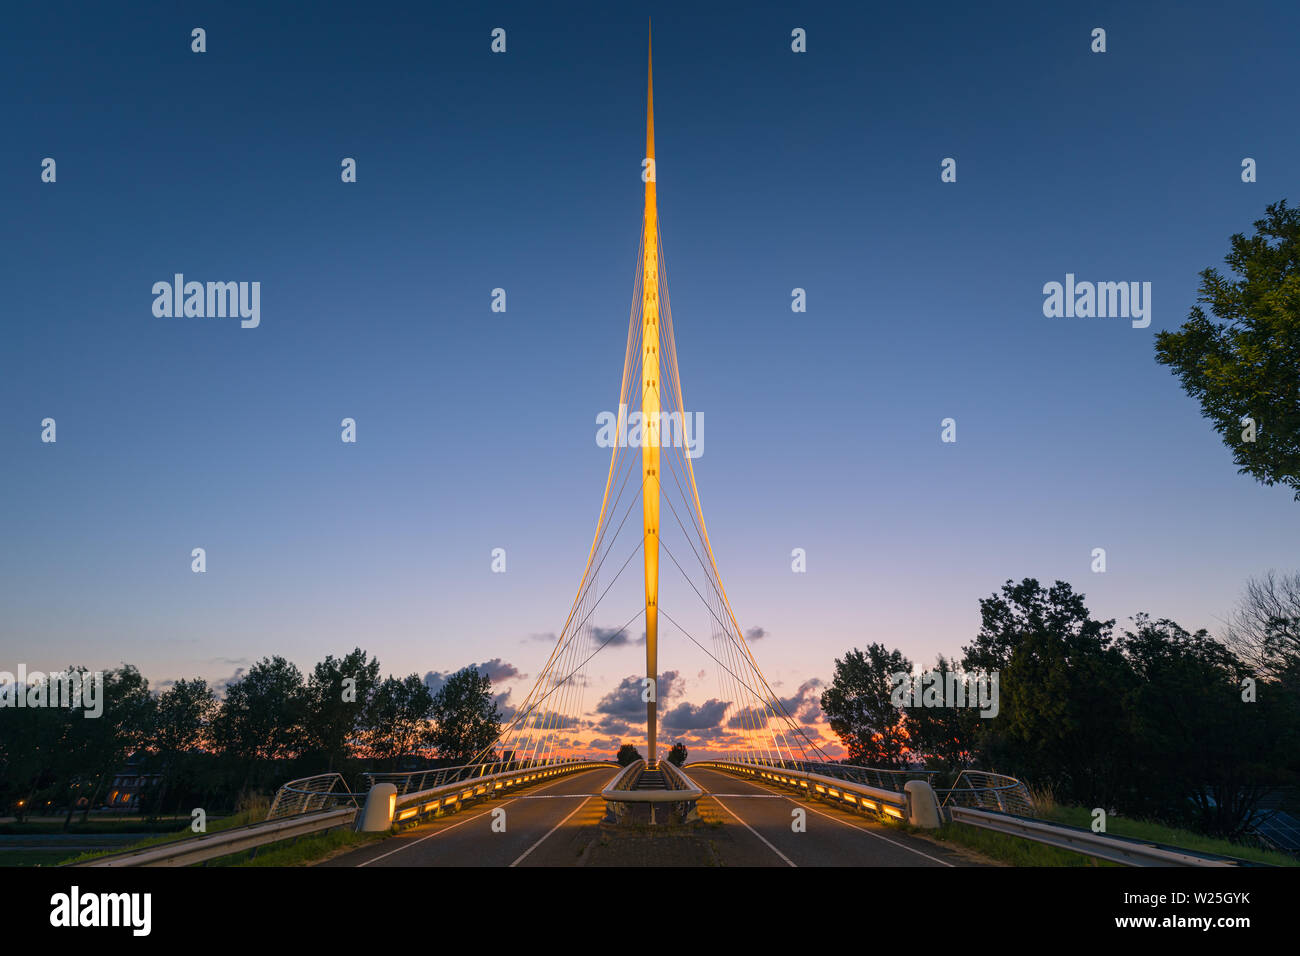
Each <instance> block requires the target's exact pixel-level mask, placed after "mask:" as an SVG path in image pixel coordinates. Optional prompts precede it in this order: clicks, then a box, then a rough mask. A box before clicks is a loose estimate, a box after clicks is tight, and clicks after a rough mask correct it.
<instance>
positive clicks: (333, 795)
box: [266, 773, 358, 820]
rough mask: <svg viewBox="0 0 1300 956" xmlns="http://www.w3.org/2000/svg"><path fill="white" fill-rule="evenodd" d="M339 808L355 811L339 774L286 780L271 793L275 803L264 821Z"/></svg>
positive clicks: (321, 774)
mask: <svg viewBox="0 0 1300 956" xmlns="http://www.w3.org/2000/svg"><path fill="white" fill-rule="evenodd" d="M340 806H350V807H352V808H353V809H355V808H356V807H357V806H358V804H357V798H356V794H354V793H353V792H352V791H351V790H349V789H348V785H347V781H345V780H344V779H343V775H342V774H339V773H318V774H316V775H315V776H314V777H302V778H301V779H299V780H290V781H289V782H288V783H286V784H284V785H283V786H282V787H280V789H279V790H277V791H276V792H275V799H274V800H272V801H271V809H270V810H269V811H268V812H267V814H266V818H267V819H268V820H279V819H282V818H284V817H292V816H297V815H299V814H302V813H315V812H317V811H319V810H330V809H337V808H338V807H340Z"/></svg>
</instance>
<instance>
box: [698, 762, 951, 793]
mask: <svg viewBox="0 0 1300 956" xmlns="http://www.w3.org/2000/svg"><path fill="white" fill-rule="evenodd" d="M719 762H721V763H728V764H730V763H732V762H733V761H729V760H728V761H719ZM735 763H737V764H742V765H745V766H750V767H763V768H766V769H769V770H793V771H799V772H802V773H815V774H818V775H819V776H823V777H834V778H837V779H840V780H847V781H850V782H852V783H864V784H867V785H868V786H872V787H879V788H880V789H882V790H894V791H896V792H898V793H902V792H903V787H904V785H905V784H906V783H907V781H909V780H924V781H926V782H927V783H930V782H931V781H932V780H933V779H934V778H935V777H937V776H938V775H939V771H938V770H910V769H909V770H885V769H882V768H879V767H860V766H858V765H857V764H850V763H826V762H821V761H814V760H763V759H753V758H747V759H742V760H738V761H735Z"/></svg>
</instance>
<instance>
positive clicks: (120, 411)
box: [0, 3, 1300, 701]
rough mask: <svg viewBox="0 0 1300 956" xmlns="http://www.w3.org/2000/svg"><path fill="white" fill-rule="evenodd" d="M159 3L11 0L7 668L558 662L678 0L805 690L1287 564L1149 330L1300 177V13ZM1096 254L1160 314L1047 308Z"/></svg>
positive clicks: (705, 174) (735, 574) (677, 40)
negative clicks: (496, 44) (872, 651)
mask: <svg viewBox="0 0 1300 956" xmlns="http://www.w3.org/2000/svg"><path fill="white" fill-rule="evenodd" d="M956 6H957V5H954V7H956ZM135 9H136V12H134V13H132V14H130V15H125V14H122V13H116V12H111V11H108V10H105V9H97V8H92V7H86V8H82V7H78V6H69V5H63V4H53V5H45V6H42V7H41V8H40V9H36V8H23V9H15V10H13V11H10V12H9V14H8V17H7V19H8V23H7V27H6V30H5V31H4V35H3V37H0V64H2V65H0V74H2V75H0V79H2V80H3V83H2V85H0V90H3V93H0V96H2V97H3V100H4V110H5V116H6V126H7V132H6V137H5V140H6V148H5V149H4V150H3V151H2V152H0V173H2V174H3V183H4V186H3V193H4V209H5V216H4V219H5V224H6V228H5V229H4V230H3V240H2V241H3V244H4V245H3V249H2V250H0V251H2V252H3V261H4V263H5V266H4V288H5V293H6V294H5V308H4V327H5V337H4V338H5V348H4V349H3V351H0V454H2V455H3V472H2V473H3V489H4V494H3V495H2V496H0V541H3V546H2V547H0V652H3V656H4V658H5V659H6V660H9V659H12V660H11V663H14V662H16V661H19V660H22V661H25V662H27V663H28V664H29V665H30V666H32V667H47V668H48V667H56V666H59V665H61V664H66V663H84V664H87V665H89V666H92V667H101V666H111V665H113V664H116V663H118V662H119V661H124V660H125V661H129V662H132V663H135V664H138V665H139V666H140V667H141V668H142V669H143V670H144V671H145V673H146V675H147V676H149V677H150V678H151V679H153V680H155V681H161V680H165V679H171V678H177V677H181V676H188V675H192V674H202V675H203V676H207V677H209V678H212V679H217V678H221V677H225V676H228V675H229V674H230V673H231V672H232V670H233V668H234V667H237V666H241V665H240V664H239V662H241V661H242V662H245V663H246V662H248V661H251V660H253V659H256V658H258V657H261V656H263V655H266V654H275V653H279V654H284V655H286V656H288V657H290V658H292V659H294V660H296V661H297V662H298V663H299V664H300V665H303V666H309V665H310V664H311V663H312V662H314V661H316V660H319V659H320V658H322V657H323V656H324V655H325V654H327V653H334V654H336V655H337V654H339V653H341V652H343V651H346V650H348V649H350V648H352V647H353V646H356V645H361V646H363V647H365V648H367V649H368V650H370V651H371V652H372V653H375V654H377V655H378V656H379V658H380V660H381V661H382V663H383V665H384V668H385V670H386V671H393V672H396V673H407V672H410V671H419V672H422V673H423V672H424V671H427V670H438V671H446V670H449V669H453V668H457V667H460V666H463V665H465V664H468V663H470V662H471V661H483V660H487V659H491V658H502V659H504V660H507V661H509V662H511V663H513V664H515V665H517V667H518V668H519V670H520V671H522V672H524V673H529V674H535V673H536V671H537V669H538V668H539V667H540V665H541V664H542V662H543V661H544V659H545V656H546V654H547V653H548V651H549V648H548V647H547V645H546V643H545V642H544V641H541V640H534V639H533V638H532V636H533V635H536V634H545V633H548V632H554V631H555V630H557V629H558V628H559V626H560V625H561V624H562V623H563V620H564V615H565V613H566V612H567V610H568V605H569V602H570V601H571V599H572V592H573V589H574V587H576V584H577V581H578V578H579V576H580V574H581V570H582V563H583V561H584V560H585V557H586V552H587V547H588V545H589V543H590V535H591V532H592V530H593V528H594V524H595V517H596V512H597V509H598V507H599V497H600V493H601V489H602V487H603V482H604V477H605V469H606V467H607V452H606V451H605V450H604V449H601V448H599V447H597V445H596V443H595V441H594V435H595V416H596V414H597V413H598V412H600V411H602V410H605V409H608V408H610V407H611V406H612V404H613V403H614V402H615V401H616V398H617V389H618V380H619V374H620V368H621V358H622V355H623V348H624V339H625V335H626V321H627V309H628V305H629V302H630V299H631V294H632V280H633V275H634V269H635V267H636V261H635V256H636V247H637V238H638V230H639V225H640V222H639V220H640V214H641V183H640V179H639V174H640V158H641V154H642V141H643V137H644V101H645V62H644V60H645V44H646V19H647V16H649V15H653V16H654V36H655V81H656V82H655V103H656V139H657V155H658V169H657V172H658V185H659V210H660V222H661V230H662V236H663V243H664V250H665V256H666V260H667V263H668V267H669V271H670V274H671V278H672V298H673V305H674V320H675V324H676V331H677V347H678V353H679V359H680V364H681V373H682V380H683V384H684V389H685V393H686V401H687V405H688V406H689V407H691V408H693V409H695V410H699V411H701V412H702V413H703V414H704V417H705V419H706V421H707V429H706V451H705V455H704V457H703V458H702V459H701V460H700V461H698V462H697V463H696V467H697V477H698V479H699V483H700V490H701V494H702V498H703V506H704V512H705V515H706V516H707V518H708V519H709V522H710V531H711V534H712V538H713V542H714V547H715V551H716V552H717V556H718V560H719V564H720V567H721V570H722V575H723V579H724V581H726V582H727V585H728V588H729V590H730V594H731V598H732V604H733V606H734V607H735V609H736V611H737V614H738V615H739V617H740V619H741V623H742V625H743V626H746V627H750V626H759V627H762V628H764V629H765V630H766V631H767V632H768V636H767V637H765V638H764V639H762V640H761V641H759V642H756V643H755V653H756V655H757V656H758V659H759V662H760V664H762V665H763V666H764V668H765V670H766V671H767V672H768V674H769V676H770V677H772V678H773V680H774V683H775V682H780V685H781V687H782V688H784V689H785V690H786V691H790V692H793V690H794V688H795V687H796V686H797V685H798V684H799V683H801V682H802V681H804V680H806V679H808V678H811V677H821V678H823V679H825V678H828V677H829V676H830V673H831V668H832V661H833V659H834V657H835V656H837V655H840V654H843V652H844V651H846V650H847V649H849V648H850V647H853V646H862V645H863V644H865V643H868V642H872V641H879V642H882V643H885V644H887V645H889V646H891V647H894V646H896V647H900V648H902V649H903V650H904V652H905V653H906V654H907V655H908V656H909V657H911V658H912V659H913V660H914V661H917V662H923V661H929V660H931V659H932V658H933V657H934V655H935V654H937V653H940V652H944V653H954V652H956V651H958V650H959V649H960V647H961V645H963V644H964V643H967V642H968V641H969V640H970V639H971V638H972V637H973V636H974V634H975V632H976V630H977V629H978V622H979V619H978V600H979V599H980V598H981V597H985V596H987V595H989V594H990V593H992V592H994V591H995V590H997V589H998V588H999V587H1000V585H1001V583H1002V582H1003V581H1004V580H1005V579H1007V578H1016V579H1019V578H1021V577H1026V576H1034V577H1038V578H1039V579H1040V580H1043V581H1051V580H1054V579H1056V578H1062V579H1065V580H1068V581H1070V582H1071V583H1073V584H1074V585H1075V587H1076V588H1077V589H1079V590H1082V591H1084V592H1085V593H1086V594H1087V596H1088V602H1089V605H1090V607H1091V608H1092V610H1093V611H1094V613H1096V614H1097V615H1099V616H1102V617H1117V618H1120V619H1121V623H1122V622H1123V620H1124V619H1125V618H1127V617H1128V616H1129V615H1131V614H1134V613H1136V612H1138V611H1149V612H1151V613H1152V614H1154V615H1157V616H1167V617H1171V618H1174V619H1175V620H1177V621H1178V622H1179V623H1181V624H1182V625H1183V626H1185V627H1188V628H1191V629H1195V628H1198V627H1202V626H1204V627H1208V628H1211V629H1212V630H1213V629H1214V628H1215V627H1216V626H1217V622H1218V620H1219V619H1221V618H1222V617H1224V616H1225V615H1226V614H1227V613H1228V612H1229V610H1230V609H1231V607H1232V605H1233V603H1234V602H1235V600H1236V598H1237V596H1238V594H1239V593H1240V590H1241V588H1242V586H1243V584H1244V583H1245V581H1246V579H1247V578H1248V577H1249V576H1251V575H1254V574H1258V573H1261V572H1263V571H1264V570H1266V569H1268V568H1278V569H1286V570H1292V569H1294V568H1295V567H1296V565H1297V546H1296V542H1297V540H1300V539H1298V537H1297V532H1300V506H1297V505H1296V504H1295V503H1294V502H1293V501H1292V500H1291V496H1290V494H1289V493H1287V492H1286V491H1285V490H1283V489H1280V488H1266V487H1263V486H1261V485H1258V484H1256V483H1255V482H1254V481H1253V480H1251V479H1250V478H1248V477H1245V476H1241V475H1237V474H1236V472H1235V467H1234V466H1233V464H1232V461H1231V456H1230V454H1229V452H1228V451H1227V450H1226V449H1225V448H1224V447H1223V446H1222V445H1221V443H1220V441H1219V439H1218V437H1217V436H1216V435H1215V434H1214V432H1213V431H1212V429H1211V428H1210V427H1209V425H1208V424H1207V423H1206V422H1205V421H1203V420H1202V419H1201V418H1200V415H1199V412H1198V409H1197V407H1196V405H1195V403H1194V402H1193V401H1192V400H1191V399H1189V398H1187V397H1186V396H1185V395H1184V394H1183V393H1182V391H1181V389H1180V388H1179V386H1178V384H1177V382H1176V380H1175V379H1174V377H1173V375H1172V374H1170V372H1169V371H1168V370H1167V369H1166V368H1164V367H1162V366H1159V365H1157V364H1156V362H1155V360H1154V357H1153V348H1152V345H1153V337H1154V334H1155V333H1156V332H1157V331H1159V330H1161V329H1165V328H1173V327H1176V326H1178V325H1179V324H1181V322H1182V321H1183V320H1184V319H1185V318H1186V314H1187V311H1188V309H1189V308H1190V307H1191V305H1193V304H1194V302H1195V295H1196V288H1197V284H1198V272H1199V271H1200V270H1201V269H1203V268H1205V267H1206V266H1211V265H1220V264H1221V262H1222V258H1223V255H1224V254H1225V252H1226V251H1227V247H1228V245H1227V244H1228V237H1229V236H1230V235H1231V234H1232V233H1234V232H1237V231H1246V232H1249V231H1250V229H1251V223H1252V222H1253V221H1254V220H1255V219H1257V218H1259V217H1260V216H1261V215H1262V214H1263V211H1264V207H1265V206H1266V205H1267V204H1268V203H1270V202H1273V201H1276V200H1278V199H1282V198H1290V199H1292V201H1293V202H1295V201H1296V197H1294V195H1293V190H1292V186H1293V185H1294V184H1295V183H1296V182H1297V176H1298V174H1300V130H1298V129H1297V127H1296V124H1295V123H1294V122H1291V121H1290V120H1289V119H1288V117H1289V116H1290V115H1291V110H1290V106H1289V104H1290V102H1291V98H1292V93H1293V91H1294V90H1295V89H1296V88H1297V87H1300V61H1298V60H1297V58H1296V57H1295V56H1294V50H1295V42H1296V37H1297V35H1298V34H1300V8H1297V7H1296V6H1295V5H1294V4H1290V3H1272V4H1245V5H1236V6H1232V7H1230V8H1228V7H1222V5H1215V4H1202V3H1179V4H1153V5H1142V8H1135V7H1134V5H1130V4H1120V3H1094V4H1087V5H1083V4H1078V5H1069V6H1068V7H1067V6H1065V5H1057V4H1031V3H1024V4H1015V3H1008V4H995V5H993V6H992V8H988V7H986V6H983V5H981V6H968V5H961V6H960V7H957V8H956V9H954V10H952V11H948V10H945V9H944V7H943V5H940V6H939V7H938V8H927V11H926V12H925V14H924V15H921V14H918V13H915V12H909V11H907V10H902V9H874V8H867V7H864V6H862V5H856V4H844V5H840V6H839V7H836V6H832V5H823V4H817V5H810V6H808V7H802V8H801V7H798V6H795V7H791V6H785V5H780V6H777V5H765V4H753V3H746V4H724V5H716V6H713V5H711V6H709V7H701V6H700V5H684V4H683V5H641V4H619V5H609V4H572V5H565V7H564V9H563V10H562V11H558V12H557V11H555V10H551V9H548V8H543V7H539V6H538V5H535V4H494V5H493V6H491V7H490V8H481V9H469V8H459V7H457V8H447V9H443V8H442V7H434V6H431V5H427V4H406V5H402V4H398V5H392V6H387V7H384V8H383V10H382V16H380V15H376V14H375V13H374V12H372V11H370V10H368V9H367V8H364V7H357V6H352V5H348V6H339V7H331V5H329V4H312V5H302V6H298V7H284V8H281V9H278V10H276V11H269V10H266V9H262V7H261V5H253V4H248V5H238V6H233V5H232V6H221V7H210V6H207V5H195V4H154V5H138V6H137V7H136V8H135ZM195 26H202V27H204V28H205V29H206V31H207V45H208V52H206V53H204V54H202V55H197V54H194V53H191V52H190V30H191V28H193V27H195ZM498 26H500V27H503V28H505V29H506V30H507V38H508V41H507V42H508V45H507V52H506V53H505V54H504V55H492V54H491V53H490V52H489V42H490V37H489V33H490V31H491V29H492V28H494V27H498ZM1098 26H1099V27H1103V28H1105V29H1106V31H1107V46H1108V50H1107V52H1106V53H1105V54H1094V53H1092V52H1090V50H1089V43H1090V32H1091V30H1092V29H1093V28H1094V27H1098ZM794 27H803V28H804V29H806V30H807V35H808V52H807V53H806V54H801V55H800V54H794V53H792V52H791V50H790V31H791V29H793V28H794ZM47 156H49V157H53V158H55V159H56V161H57V164H58V166H57V171H58V180H57V182H56V183H54V184H45V183H42V182H41V181H40V163H41V160H42V159H43V158H44V157H47ZM1247 156H1249V157H1253V158H1254V159H1255V160H1256V161H1257V163H1258V170H1259V173H1258V182H1256V183H1253V184H1245V183H1242V182H1241V179H1240V168H1241V161H1242V158H1243V157H1247ZM343 157H354V158H355V159H356V160H357V164H358V181H357V182H356V183H355V184H343V183H341V182H340V177H339V164H340V160H341V159H342V158H343ZM944 157H953V158H955V159H956V160H957V172H958V178H957V182H956V183H941V182H940V177H939V172H940V161H941V160H942V159H943V158H944ZM176 272H182V273H184V274H185V275H186V276H187V278H190V279H197V280H200V281H206V280H214V281H215V280H222V281H225V280H245V281H254V280H255V281H259V282H261V287H262V301H261V313H262V318H261V325H260V326H259V327H258V328H256V329H241V328H240V327H239V323H238V321H236V320H229V319H194V318H190V319H184V318H182V319H177V318H172V319H161V318H156V317H155V316H154V315H153V314H152V311H151V305H152V301H153V296H152V295H151V292H150V289H151V287H152V285H153V283H154V282H156V281H159V280H170V278H171V276H172V275H173V274H174V273H176ZM1067 272H1072V273H1075V274H1076V275H1077V276H1078V277H1079V278H1080V279H1089V280H1093V281H1149V282H1151V283H1152V288H1153V293H1152V297H1153V320H1152V322H1151V326H1150V327H1149V328H1146V329H1134V328H1131V327H1130V325H1129V323H1128V321H1126V320H1122V319H1048V318H1045V317H1044V316H1043V313H1042V301H1043V295H1042V291H1041V290H1042V286H1043V284H1044V283H1045V282H1049V281H1062V280H1063V279H1064V277H1065V274H1066V273H1067ZM496 287H501V288H505V289H506V290H507V297H508V299H507V301H508V307H507V311H506V312H505V313H503V314H502V313H493V312H491V311H490V309H489V305H490V296H491V290H492V289H493V288H496ZM794 287H801V288H804V289H806V290H807V298H808V311H807V312H806V313H803V314H796V313H792V312H791V310H790V295H791V289H792V288H794ZM47 416H49V417H54V418H55V419H56V420H57V423H58V441H57V443H56V444H54V445H47V444H42V443H41V441H40V422H41V420H42V419H43V418H45V417H47ZM949 416H951V417H953V418H955V419H956V420H957V423H958V441H957V443H956V444H942V443H941V442H940V441H939V432H940V428H939V423H940V421H941V419H943V418H945V417H949ZM343 417H353V418H355V419H356V421H357V423H358V442H357V444H355V445H345V444H343V443H341V442H340V440H339V431H340V429H339V422H340V419H342V418H343ZM194 547H203V548H205V549H206V551H207V560H208V571H207V572H206V573H205V574H202V575H196V574H192V573H191V571H190V551H191V549H192V548H194ZM496 547H503V548H506V549H507V554H508V572H507V573H506V574H504V575H499V574H492V573H491V571H490V553H491V550H492V549H493V548H496ZM795 547H802V548H804V549H806V551H807V554H808V572H807V573H806V574H802V575H800V574H793V573H791V570H790V552H791V549H792V548H795ZM1094 547H1104V548H1106V550H1107V555H1108V571H1107V573H1105V574H1093V573H1091V572H1090V570H1089V565H1090V561H1091V550H1092V549H1093V548H1094ZM664 600H665V607H668V606H669V597H668V594H667V593H665V598H664ZM685 600H686V599H685V598H681V599H680V600H679V603H681V602H683V601H685ZM634 610H635V608H634V607H629V608H627V609H625V608H623V607H621V606H620V607H611V608H610V609H609V613H608V616H607V617H606V616H599V617H598V618H597V623H599V624H601V625H604V626H617V625H619V624H621V623H622V622H623V621H624V620H626V619H627V617H628V616H630V614H631V613H632V611H634ZM660 660H661V664H662V665H663V666H665V667H668V666H676V667H678V669H680V670H682V671H683V672H684V673H687V674H691V675H695V674H696V672H697V670H699V669H701V668H705V667H706V666H707V662H706V661H705V660H704V659H703V657H702V656H701V655H700V654H699V652H698V651H696V650H695V649H694V648H693V647H692V646H690V645H688V644H681V643H669V642H668V639H667V638H665V645H664V648H663V649H662V650H661V654H660ZM639 662H640V658H639V650H637V649H636V648H634V647H628V648H627V649H623V650H612V651H610V652H609V653H608V654H607V655H602V657H601V658H599V659H598V660H597V662H595V663H596V665H597V666H595V668H594V675H595V676H596V678H597V682H598V684H599V685H600V686H602V687H608V688H613V687H614V686H615V685H616V684H617V683H618V682H619V681H620V680H622V679H623V678H624V677H626V676H627V675H629V674H632V673H635V672H636V669H637V667H638V666H639ZM6 666H7V665H6ZM10 669H12V668H10ZM693 679H694V678H693ZM602 680H603V683H600V682H601V681H602ZM526 689H527V688H526V686H521V687H520V691H521V692H522V691H523V690H526ZM685 693H686V695H687V697H688V698H689V699H692V700H696V701H703V700H704V699H706V698H707V697H710V696H713V695H714V694H715V693H716V691H715V690H714V686H713V684H712V681H711V679H710V680H709V681H708V682H705V681H702V680H701V681H699V682H698V683H696V684H692V683H689V682H688V685H687V688H686V691H685Z"/></svg>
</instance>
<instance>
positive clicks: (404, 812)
mask: <svg viewBox="0 0 1300 956" xmlns="http://www.w3.org/2000/svg"><path fill="white" fill-rule="evenodd" d="M613 765H614V763H613V761H610V760H571V761H559V762H551V763H546V764H537V765H533V766H521V767H517V768H515V769H511V770H506V771H502V772H499V773H494V774H489V775H487V776H476V777H465V778H463V779H460V780H452V781H450V782H447V783H443V784H439V785H436V786H433V787H427V788H425V789H421V790H415V791H408V792H405V793H403V792H402V791H401V790H400V789H399V791H398V794H397V798H396V800H395V802H394V806H393V821H392V822H394V823H406V822H408V821H410V820H412V819H416V818H419V817H422V816H426V815H428V814H430V813H437V812H439V811H447V810H449V809H454V808H458V807H459V806H462V805H464V804H466V803H469V802H470V801H472V800H475V799H477V798H479V797H485V796H494V795H496V794H498V793H500V792H502V791H503V790H510V789H513V788H515V787H521V786H525V785H527V784H532V783H537V782H539V781H542V780H548V779H550V778H552V777H560V776H564V775H565V774H570V773H577V772H578V771H581V770H595V769H597V768H600V767H610V766H613ZM483 766H490V765H483ZM448 769H458V768H448ZM418 772H422V771H418ZM366 776H368V777H375V778H378V777H380V776H388V775H386V774H373V775H371V774H367V775H366ZM379 783H393V785H394V786H397V784H396V783H395V782H394V781H392V780H379V779H373V780H372V781H371V786H372V788H373V787H374V786H375V785H376V784H379Z"/></svg>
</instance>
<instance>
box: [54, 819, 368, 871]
mask: <svg viewBox="0 0 1300 956" xmlns="http://www.w3.org/2000/svg"><path fill="white" fill-rule="evenodd" d="M356 815H357V809H356V807H342V808H339V809H334V810H324V811H319V812H316V813H304V814H299V815H297V816H292V817H286V818H283V819H279V820H265V821H263V822H261V823H252V824H249V825H248V826H242V827H234V828H232V829H230V830H222V831H221V832H220V833H211V834H207V835H205V836H196V837H187V838H185V839H181V840H176V841H174V842H172V843H163V844H159V845H158V846H149V847H143V848H141V849H138V850H126V851H124V852H122V853H114V854H112V855H110V856H101V857H96V858H95V859H93V860H87V861H86V862H85V863H76V864H72V865H73V866H189V865H191V864H193V863H206V862H208V861H209V860H216V859H220V858H221V857H223V856H230V855H231V854H233V853H241V852H243V851H244V850H251V849H254V848H256V847H260V846H266V845H267V844H268V843H278V842H279V841H281V840H289V839H293V838H295V837H300V836H308V835H310V834H314V833H322V832H324V831H326V830H332V829H334V828H335V827H343V826H351V825H352V822H353V820H355V819H356Z"/></svg>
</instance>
